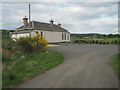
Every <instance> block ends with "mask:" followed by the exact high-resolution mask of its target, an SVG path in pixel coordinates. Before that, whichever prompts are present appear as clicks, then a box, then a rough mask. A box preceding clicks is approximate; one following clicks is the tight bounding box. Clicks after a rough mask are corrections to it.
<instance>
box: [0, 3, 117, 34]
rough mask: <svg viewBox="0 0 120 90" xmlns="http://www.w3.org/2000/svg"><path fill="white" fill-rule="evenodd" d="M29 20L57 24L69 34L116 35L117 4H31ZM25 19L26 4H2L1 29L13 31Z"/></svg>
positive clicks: (26, 13)
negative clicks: (51, 21)
mask: <svg viewBox="0 0 120 90" xmlns="http://www.w3.org/2000/svg"><path fill="white" fill-rule="evenodd" d="M30 4H31V16H32V17H31V19H32V20H34V21H40V22H46V23H49V20H50V19H51V18H52V19H53V20H54V24H58V23H59V22H60V23H61V24H62V27H64V28H65V29H67V30H69V31H70V32H71V33H105V34H109V33H118V3H117V2H69V1H68V2H31V3H30ZM24 16H27V17H28V3H27V2H24V3H23V2H3V3H2V27H1V28H4V29H16V28H17V27H19V26H21V25H22V24H23V20H22V18H23V17H24Z"/></svg>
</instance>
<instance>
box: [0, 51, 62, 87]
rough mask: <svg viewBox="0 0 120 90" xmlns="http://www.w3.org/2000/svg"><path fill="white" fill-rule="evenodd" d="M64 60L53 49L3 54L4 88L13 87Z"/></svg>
mask: <svg viewBox="0 0 120 90" xmlns="http://www.w3.org/2000/svg"><path fill="white" fill-rule="evenodd" d="M62 62H63V56H62V55H61V54H60V53H58V52H56V51H51V50H46V51H44V52H41V53H31V54H27V53H26V54H20V55H12V56H5V55H3V73H2V74H3V77H2V78H3V82H2V84H3V88H11V87H14V86H15V85H17V84H20V83H22V82H24V81H26V80H29V79H31V78H33V77H34V76H36V75H38V74H40V73H43V72H45V71H46V70H49V69H51V68H53V67H55V66H57V65H59V64H61V63H62Z"/></svg>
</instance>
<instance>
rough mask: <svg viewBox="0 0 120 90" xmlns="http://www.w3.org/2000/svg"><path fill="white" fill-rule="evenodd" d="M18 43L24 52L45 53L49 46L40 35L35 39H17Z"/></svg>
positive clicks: (28, 37)
mask: <svg viewBox="0 0 120 90" xmlns="http://www.w3.org/2000/svg"><path fill="white" fill-rule="evenodd" d="M17 43H18V45H19V46H20V49H21V50H23V51H24V52H34V51H35V52H38V51H43V50H45V49H46V48H47V45H48V42H47V41H46V40H45V39H44V38H43V37H41V36H40V34H37V35H36V36H34V37H31V36H27V37H21V38H20V39H17Z"/></svg>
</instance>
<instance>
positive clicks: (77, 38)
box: [70, 37, 93, 41]
mask: <svg viewBox="0 0 120 90" xmlns="http://www.w3.org/2000/svg"><path fill="white" fill-rule="evenodd" d="M92 39H93V38H79V37H71V38H70V40H71V41H74V40H92Z"/></svg>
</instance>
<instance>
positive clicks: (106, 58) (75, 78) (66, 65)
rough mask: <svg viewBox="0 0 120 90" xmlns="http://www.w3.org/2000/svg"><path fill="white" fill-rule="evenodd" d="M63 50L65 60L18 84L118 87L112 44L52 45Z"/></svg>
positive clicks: (54, 86)
mask: <svg viewBox="0 0 120 90" xmlns="http://www.w3.org/2000/svg"><path fill="white" fill-rule="evenodd" d="M49 49H52V50H56V51H58V52H60V53H62V54H63V56H64V59H65V60H64V62H63V64H61V65H59V66H57V67H55V68H53V69H51V70H49V71H47V72H45V73H43V74H41V75H38V76H36V77H35V78H33V79H31V80H29V81H27V82H25V83H23V84H21V85H20V86H19V87H18V88H117V87H118V78H117V77H116V75H115V74H114V71H113V69H112V68H111V57H112V56H113V55H114V54H116V53H118V47H117V46H112V45H109V46H108V45H62V46H54V47H49Z"/></svg>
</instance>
